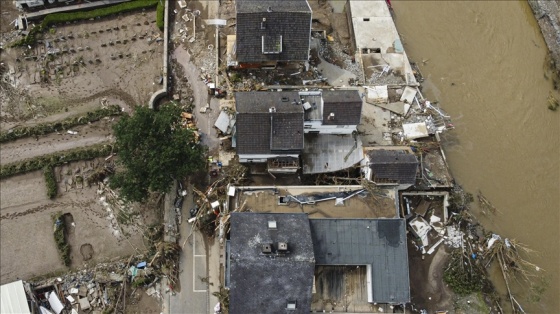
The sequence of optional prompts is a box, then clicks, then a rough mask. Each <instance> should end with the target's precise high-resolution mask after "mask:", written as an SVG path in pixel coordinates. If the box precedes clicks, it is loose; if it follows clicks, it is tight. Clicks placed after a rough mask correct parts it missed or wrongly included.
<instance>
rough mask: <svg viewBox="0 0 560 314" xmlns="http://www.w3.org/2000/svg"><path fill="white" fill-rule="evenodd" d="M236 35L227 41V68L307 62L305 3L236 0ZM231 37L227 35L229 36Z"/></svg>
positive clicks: (304, 0)
mask: <svg viewBox="0 0 560 314" xmlns="http://www.w3.org/2000/svg"><path fill="white" fill-rule="evenodd" d="M236 11H237V33H236V35H235V36H234V38H233V37H229V36H228V37H229V38H228V42H229V43H231V44H228V50H230V51H229V52H228V66H239V67H241V68H243V67H259V66H275V65H276V64H277V63H278V62H305V61H307V60H308V59H309V48H310V37H311V7H310V6H309V4H308V3H307V0H283V1H260V0H237V1H236ZM230 36H231V35H230Z"/></svg>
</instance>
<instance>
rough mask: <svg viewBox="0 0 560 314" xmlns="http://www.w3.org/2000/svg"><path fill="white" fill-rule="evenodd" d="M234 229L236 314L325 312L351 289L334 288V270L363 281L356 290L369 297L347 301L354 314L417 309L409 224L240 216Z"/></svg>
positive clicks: (230, 270) (229, 246)
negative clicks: (328, 302)
mask: <svg viewBox="0 0 560 314" xmlns="http://www.w3.org/2000/svg"><path fill="white" fill-rule="evenodd" d="M230 224H231V225H230V226H231V229H230V234H229V240H227V241H226V254H225V255H226V265H225V267H226V268H225V271H224V274H225V277H226V278H225V282H226V287H227V288H228V289H229V295H230V301H229V313H232V314H236V313H257V312H258V313H309V312H310V311H313V312H315V311H320V309H322V308H324V300H327V299H328V300H333V299H335V300H339V299H340V297H341V296H338V297H337V296H336V294H337V293H339V292H340V291H343V289H348V287H346V285H347V284H348V283H347V282H345V281H344V280H342V281H338V280H335V281H329V279H328V277H330V275H329V274H332V272H329V269H330V270H333V269H336V270H335V272H336V273H340V274H341V275H342V276H347V277H348V278H350V277H352V278H356V280H354V281H353V284H355V285H356V288H355V289H357V290H360V289H363V290H364V292H365V295H362V293H358V294H353V293H350V294H352V295H351V296H350V295H345V297H344V298H345V299H346V300H347V301H349V299H350V300H351V303H352V308H351V309H352V310H354V311H358V312H362V311H363V310H364V309H365V310H368V311H369V310H370V309H371V305H372V303H373V304H377V307H379V306H380V305H381V304H385V305H387V307H386V308H387V309H388V308H389V306H390V305H397V304H405V303H408V302H410V281H409V271H408V253H407V241H406V229H405V220H404V219H332V218H321V219H309V218H308V216H307V214H304V213H281V214H280V213H249V212H234V213H231V216H230ZM348 266H352V267H350V268H349V267H348ZM357 269H359V270H360V275H358V276H357V277H356V274H355V273H356V270H357ZM325 276H326V277H325ZM351 289H353V288H351Z"/></svg>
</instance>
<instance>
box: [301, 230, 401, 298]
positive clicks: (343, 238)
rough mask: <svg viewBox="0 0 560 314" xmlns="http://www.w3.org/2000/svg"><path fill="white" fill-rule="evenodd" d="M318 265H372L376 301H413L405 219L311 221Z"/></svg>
mask: <svg viewBox="0 0 560 314" xmlns="http://www.w3.org/2000/svg"><path fill="white" fill-rule="evenodd" d="M309 222H310V225H311V237H312V239H313V245H314V252H315V263H316V265H371V269H372V278H371V284H372V291H373V302H377V303H406V302H410V279H409V271H408V252H407V243H406V229H405V228H406V225H405V224H406V222H405V220H404V219H310V220H309Z"/></svg>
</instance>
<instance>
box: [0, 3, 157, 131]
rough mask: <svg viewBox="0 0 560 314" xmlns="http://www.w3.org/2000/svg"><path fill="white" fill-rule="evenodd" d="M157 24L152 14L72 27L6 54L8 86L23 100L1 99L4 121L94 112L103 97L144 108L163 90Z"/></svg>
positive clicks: (56, 30)
mask: <svg viewBox="0 0 560 314" xmlns="http://www.w3.org/2000/svg"><path fill="white" fill-rule="evenodd" d="M155 20H156V13H155V10H151V11H147V12H134V13H127V14H121V15H118V16H112V17H110V18H102V19H98V20H93V21H91V20H90V21H82V22H76V23H71V24H66V25H62V26H57V27H53V28H51V29H49V30H47V31H46V32H45V33H44V34H43V35H42V36H43V38H42V39H40V40H39V42H38V43H37V44H36V45H35V47H31V48H29V47H22V48H10V49H6V50H5V51H4V53H3V56H2V58H3V61H4V62H5V63H6V64H7V69H8V70H7V74H6V75H7V81H8V82H9V83H10V84H11V85H12V86H13V87H15V90H19V91H21V90H23V91H25V94H22V93H21V92H19V93H16V92H13V91H12V92H11V94H10V93H8V95H3V97H4V99H5V100H7V102H4V101H3V103H5V105H3V106H2V109H1V112H0V113H1V116H2V120H3V121H12V122H13V121H14V120H19V121H21V120H29V119H35V118H43V117H45V116H49V115H54V114H60V113H64V112H71V111H72V110H73V109H74V107H77V106H83V105H84V104H85V103H89V104H90V105H91V106H93V107H97V106H98V105H99V99H97V98H101V97H113V98H117V99H119V100H120V101H122V102H124V103H125V104H126V105H128V106H134V105H137V104H141V105H143V104H147V102H148V100H149V98H150V96H151V94H152V93H153V92H154V91H156V90H158V89H160V88H161V86H160V85H159V83H160V79H161V75H162V53H163V39H162V32H161V31H160V30H159V29H158V28H157V27H156V25H155ZM5 94H6V93H5ZM6 98H7V99H6Z"/></svg>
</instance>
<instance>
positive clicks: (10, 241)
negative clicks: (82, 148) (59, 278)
mask: <svg viewBox="0 0 560 314" xmlns="http://www.w3.org/2000/svg"><path fill="white" fill-rule="evenodd" d="M103 164H104V160H103V159H98V160H95V161H80V162H75V163H70V164H66V165H64V166H62V167H57V168H56V170H55V173H56V177H57V180H58V185H59V188H58V191H59V192H58V197H57V198H56V199H55V200H54V201H51V200H50V199H49V198H48V197H47V193H46V186H45V182H44V177H43V175H42V172H41V171H36V172H31V173H27V174H24V175H19V176H14V177H10V178H9V179H7V180H2V181H1V182H0V183H1V184H0V192H1V195H4V196H5V195H9V197H2V198H1V200H0V244H1V245H0V247H1V253H2V254H0V259H1V261H0V263H1V264H2V268H1V270H0V282H1V283H2V284H3V283H6V282H10V281H13V280H16V278H17V277H19V278H22V279H24V280H25V279H29V278H32V277H34V276H38V275H43V274H47V273H51V272H56V271H65V270H66V269H67V268H66V267H65V266H64V264H63V262H62V260H61V259H60V257H59V253H58V251H57V248H56V245H55V241H54V236H53V226H54V225H53V221H52V218H51V215H53V214H54V213H57V212H59V211H60V212H62V214H66V213H68V214H70V215H71V216H70V217H71V221H72V222H73V225H72V224H71V223H70V224H69V227H68V228H67V241H68V243H69V244H70V246H71V250H70V255H71V258H72V263H71V266H72V267H76V266H80V267H81V266H83V265H84V264H85V263H93V264H95V263H98V262H100V261H105V260H109V259H112V258H115V257H121V256H129V255H130V254H133V253H135V252H137V251H136V249H138V250H140V251H143V250H145V246H144V245H143V243H142V233H141V231H140V229H141V228H139V227H138V226H143V225H144V224H147V223H149V222H147V221H146V219H145V217H146V216H145V215H146V212H143V214H142V215H139V214H138V215H137V214H127V216H126V217H125V218H126V219H121V218H119V217H118V216H119V215H118V212H117V211H116V208H115V207H116V206H113V205H112V204H111V205H108V204H107V202H106V201H105V199H103V196H105V193H104V192H103V193H102V192H99V189H98V186H97V185H95V184H94V185H92V186H91V187H88V185H87V184H86V183H85V182H84V181H81V180H77V178H78V177H79V176H83V177H85V176H86V174H88V173H91V172H92V171H95V169H97V168H98V167H99V166H100V165H103ZM108 207H113V209H111V211H109V210H108ZM134 211H136V209H134ZM134 211H131V212H130V213H132V212H134ZM143 215H144V216H143ZM66 217H68V216H66ZM90 265H91V264H90Z"/></svg>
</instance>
